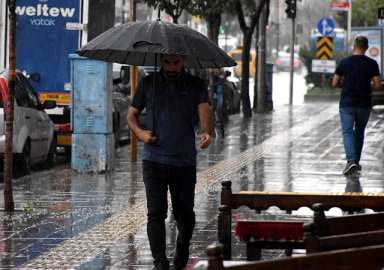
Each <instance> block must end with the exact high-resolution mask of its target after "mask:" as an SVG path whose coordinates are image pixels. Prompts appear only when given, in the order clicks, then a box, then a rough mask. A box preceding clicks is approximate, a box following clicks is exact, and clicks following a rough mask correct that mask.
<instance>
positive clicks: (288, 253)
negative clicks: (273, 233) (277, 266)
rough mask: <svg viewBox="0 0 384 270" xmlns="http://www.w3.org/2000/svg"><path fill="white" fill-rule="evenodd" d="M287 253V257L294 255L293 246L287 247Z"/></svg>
mask: <svg viewBox="0 0 384 270" xmlns="http://www.w3.org/2000/svg"><path fill="white" fill-rule="evenodd" d="M285 255H286V256H287V257H292V249H291V248H286V249H285Z"/></svg>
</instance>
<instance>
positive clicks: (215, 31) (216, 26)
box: [206, 14, 221, 106]
mask: <svg viewBox="0 0 384 270" xmlns="http://www.w3.org/2000/svg"><path fill="white" fill-rule="evenodd" d="M206 21H207V24H208V38H209V39H210V40H212V41H213V42H214V43H215V44H216V45H218V44H219V31H220V23H221V14H217V15H216V16H211V17H209V18H207V19H206ZM214 87H215V86H214V78H213V69H212V68H210V69H209V97H210V99H211V102H214V99H213V92H214V89H215V88H214ZM213 105H214V106H216V104H213Z"/></svg>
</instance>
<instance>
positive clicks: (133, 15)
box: [129, 0, 137, 162]
mask: <svg viewBox="0 0 384 270" xmlns="http://www.w3.org/2000/svg"><path fill="white" fill-rule="evenodd" d="M135 2H136V0H129V21H130V22H133V21H135V20H136V3H135ZM130 69H131V72H130V76H131V78H130V81H131V98H133V96H134V95H135V88H136V84H137V82H136V79H137V76H136V74H137V72H136V68H135V66H132V65H131V67H130ZM130 132H131V133H130V145H131V147H130V148H131V151H130V159H131V162H135V161H137V137H136V135H135V133H133V132H132V131H130Z"/></svg>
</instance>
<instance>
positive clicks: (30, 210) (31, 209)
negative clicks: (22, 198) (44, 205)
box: [23, 202, 35, 213]
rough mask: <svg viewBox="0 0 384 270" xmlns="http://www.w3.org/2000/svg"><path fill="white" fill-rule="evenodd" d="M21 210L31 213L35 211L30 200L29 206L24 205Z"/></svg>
mask: <svg viewBox="0 0 384 270" xmlns="http://www.w3.org/2000/svg"><path fill="white" fill-rule="evenodd" d="M23 211H24V212H28V213H31V212H33V211H35V208H34V205H33V202H30V203H29V207H24V208H23Z"/></svg>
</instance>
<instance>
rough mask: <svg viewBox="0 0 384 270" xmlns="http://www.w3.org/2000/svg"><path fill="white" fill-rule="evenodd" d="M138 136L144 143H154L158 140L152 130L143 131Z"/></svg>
mask: <svg viewBox="0 0 384 270" xmlns="http://www.w3.org/2000/svg"><path fill="white" fill-rule="evenodd" d="M136 135H137V137H138V138H139V140H140V141H142V142H143V143H152V142H154V141H156V140H157V137H156V136H152V131H150V130H145V129H141V130H140V131H139V132H138V134H136Z"/></svg>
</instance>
